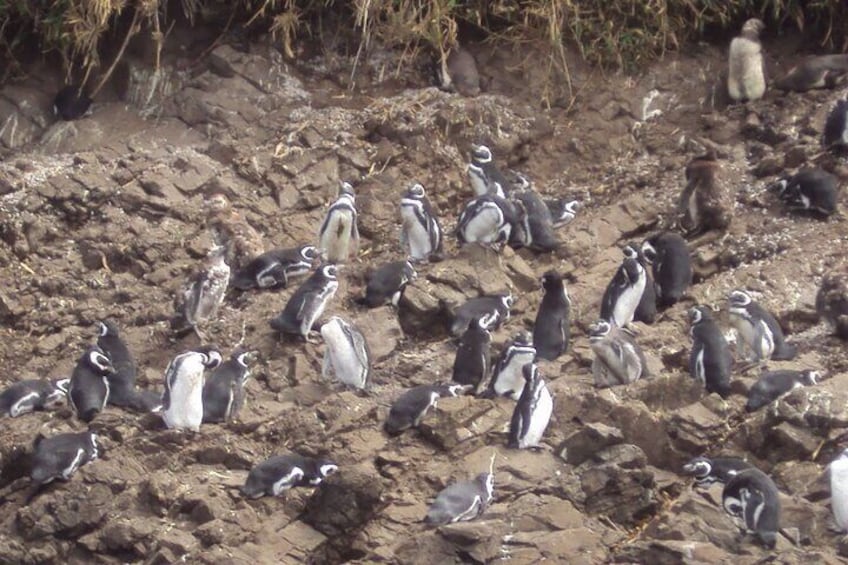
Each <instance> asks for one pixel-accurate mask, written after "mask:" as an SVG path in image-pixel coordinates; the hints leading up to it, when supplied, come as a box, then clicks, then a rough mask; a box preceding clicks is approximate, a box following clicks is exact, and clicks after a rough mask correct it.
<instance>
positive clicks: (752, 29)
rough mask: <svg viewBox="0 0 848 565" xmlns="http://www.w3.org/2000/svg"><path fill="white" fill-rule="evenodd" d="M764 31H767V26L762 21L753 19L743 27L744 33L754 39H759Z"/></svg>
mask: <svg viewBox="0 0 848 565" xmlns="http://www.w3.org/2000/svg"><path fill="white" fill-rule="evenodd" d="M764 29H766V24H764V23H763V21H762V20H761V19H759V18H751V19H750V20H748V21H746V22H745V24H744V25H743V26H742V33H749V34H751V35H753V36H754V37H759V36H760V33H762V31H763V30H764Z"/></svg>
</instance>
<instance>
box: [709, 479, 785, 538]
mask: <svg viewBox="0 0 848 565" xmlns="http://www.w3.org/2000/svg"><path fill="white" fill-rule="evenodd" d="M721 503H722V506H723V507H724V510H725V511H726V512H727V513H728V514H730V515H731V516H733V517H736V518H739V519H741V521H742V522H743V523H744V525H745V529H746V530H747V531H748V532H753V533H754V534H756V536H757V538H758V539H759V540H760V542H761V543H762V544H763V545H764V546H765V547H767V548H769V549H773V548H774V546H775V544H776V543H777V532H778V530H779V529H780V494H779V493H778V491H777V487H776V486H775V484H774V481H772V480H771V477H769V476H768V475H766V474H765V473H763V472H762V471H760V470H759V469H756V468H753V469H745V470H744V471H739V472H738V473H736V474H735V475H734V476H733V477H731V478H730V480H728V481H727V483H726V484H725V485H724V491H722V494H721Z"/></svg>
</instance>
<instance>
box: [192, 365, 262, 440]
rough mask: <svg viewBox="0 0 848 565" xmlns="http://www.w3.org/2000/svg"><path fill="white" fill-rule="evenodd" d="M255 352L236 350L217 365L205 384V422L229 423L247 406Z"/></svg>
mask: <svg viewBox="0 0 848 565" xmlns="http://www.w3.org/2000/svg"><path fill="white" fill-rule="evenodd" d="M255 356H256V352H255V351H244V350H241V349H237V350H236V351H234V352H233V354H232V355H231V356H230V358H229V359H227V360H226V361H224V362H223V363H221V364H220V365H218V366H217V367H216V368H215V369H214V370H213V371H212V373H211V374H210V375H209V376H208V377H207V378H206V382H205V383H204V384H203V422H204V423H206V422H229V421H230V420H234V419H236V418H238V415H239V412H240V411H241V408H242V406H244V385H245V384H246V383H247V379H248V378H249V377H250V367H249V365H248V364H249V363H250V362H251V361H252V360H253V358H254V357H255Z"/></svg>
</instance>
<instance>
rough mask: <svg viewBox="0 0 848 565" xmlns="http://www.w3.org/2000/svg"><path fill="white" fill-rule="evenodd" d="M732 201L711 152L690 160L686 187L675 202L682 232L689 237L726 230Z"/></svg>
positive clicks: (713, 154) (687, 168) (731, 214)
mask: <svg viewBox="0 0 848 565" xmlns="http://www.w3.org/2000/svg"><path fill="white" fill-rule="evenodd" d="M733 204H734V203H733V201H732V199H731V198H730V195H729V194H728V191H727V187H726V186H725V184H724V182H723V179H722V178H721V165H720V164H719V162H718V159H716V155H715V152H714V151H712V150H710V151H708V152H707V153H706V154H705V155H701V156H699V157H695V158H694V159H692V160H691V161H689V163H688V164H687V165H686V186H685V187H684V188H683V192H681V194H680V199H679V201H678V205H677V215H678V218H679V220H678V221H679V224H680V227H681V228H683V230H684V233H686V234H687V235H688V236H692V235H697V234H700V233H703V232H706V231H710V230H716V231H723V230H726V229H727V227H728V226H729V225H730V222H731V219H732V218H733Z"/></svg>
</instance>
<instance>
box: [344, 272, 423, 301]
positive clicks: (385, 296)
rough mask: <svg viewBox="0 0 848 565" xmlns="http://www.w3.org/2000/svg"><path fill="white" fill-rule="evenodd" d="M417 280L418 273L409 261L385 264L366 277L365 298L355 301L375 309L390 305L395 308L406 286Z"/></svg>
mask: <svg viewBox="0 0 848 565" xmlns="http://www.w3.org/2000/svg"><path fill="white" fill-rule="evenodd" d="M417 278H418V273H417V272H416V271H415V268H414V267H413V266H412V263H411V262H409V261H393V262H391V263H386V264H385V265H382V266H381V267H379V268H378V269H376V270H374V271H372V272H371V273H370V274H369V275H368V284H367V285H366V287H365V296H363V297H361V298H359V299H357V302H358V303H359V304H363V305H365V306H367V307H368V308H377V307H378V306H382V305H384V304H386V303H390V304H391V305H392V306H394V307H395V308H397V306H398V303H399V302H400V298H401V296H402V295H403V291H404V289H405V288H406V285H407V284H409V283H411V282H412V281H414V280H416V279H417Z"/></svg>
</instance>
